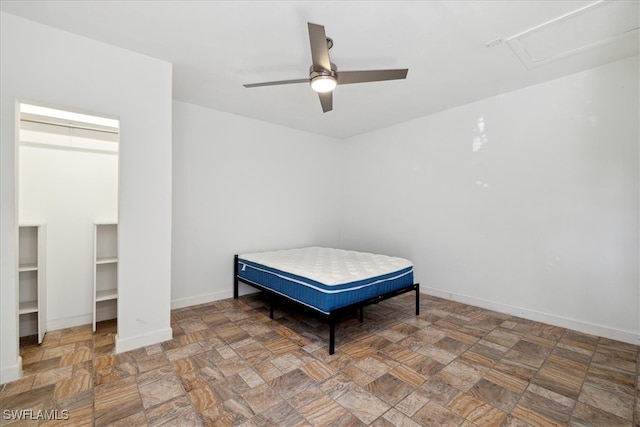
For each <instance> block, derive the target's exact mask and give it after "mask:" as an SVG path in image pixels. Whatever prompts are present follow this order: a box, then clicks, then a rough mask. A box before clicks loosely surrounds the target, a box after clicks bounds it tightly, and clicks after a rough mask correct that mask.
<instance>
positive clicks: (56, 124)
mask: <svg viewBox="0 0 640 427" xmlns="http://www.w3.org/2000/svg"><path fill="white" fill-rule="evenodd" d="M20 121H21V122H29V123H40V124H45V125H52V126H59V127H63V128H71V129H83V130H92V131H96V132H104V133H113V134H116V135H117V134H119V133H120V131H119V130H113V129H106V128H100V127H94V126H91V125H79V124H75V123H66V124H62V123H58V122H55V121H46V120H33V119H20Z"/></svg>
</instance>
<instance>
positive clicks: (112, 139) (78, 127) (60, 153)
mask: <svg viewBox="0 0 640 427" xmlns="http://www.w3.org/2000/svg"><path fill="white" fill-rule="evenodd" d="M119 136H120V135H119V122H118V120H117V119H114V118H111V117H107V116H102V115H95V114H87V113H85V112H75V111H70V110H68V109H61V108H50V107H43V106H41V105H37V104H36V103H21V104H20V134H19V138H18V160H17V169H18V179H17V193H18V221H19V230H18V233H19V239H18V254H19V260H18V264H19V265H18V275H19V279H18V282H19V283H18V299H19V304H20V307H19V313H20V324H19V328H20V330H19V335H20V337H26V336H32V335H37V337H38V342H41V341H42V339H43V336H44V333H45V332H46V330H47V329H49V330H55V329H61V328H67V327H72V326H79V325H85V324H91V323H92V322H93V325H94V331H95V325H96V322H99V321H101V320H107V319H114V318H116V317H117V275H118V274H117V242H118V239H117V221H118V151H119Z"/></svg>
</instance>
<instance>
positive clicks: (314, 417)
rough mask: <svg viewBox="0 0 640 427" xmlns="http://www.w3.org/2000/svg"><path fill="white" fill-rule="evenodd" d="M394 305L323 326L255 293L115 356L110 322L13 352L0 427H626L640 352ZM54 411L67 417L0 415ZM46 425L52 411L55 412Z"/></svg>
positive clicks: (201, 312) (186, 317) (434, 301)
mask: <svg viewBox="0 0 640 427" xmlns="http://www.w3.org/2000/svg"><path fill="white" fill-rule="evenodd" d="M414 301H415V299H414V295H410V294H407V295H402V296H399V297H396V298H393V299H391V300H387V301H385V302H382V303H380V304H378V305H374V306H371V307H367V308H366V309H365V320H364V323H359V322H358V319H357V314H356V313H353V315H351V316H349V315H346V316H345V317H344V318H343V319H342V322H341V323H340V324H339V326H338V328H337V336H336V353H335V354H334V355H332V356H329V354H328V349H327V344H328V339H327V337H328V327H327V325H326V323H325V322H324V321H323V320H322V318H318V317H316V316H315V315H313V314H311V313H308V312H303V311H300V310H299V309H297V308H295V307H288V306H281V307H279V309H278V310H276V316H275V319H274V320H271V319H269V316H268V305H267V301H265V300H264V299H263V298H262V297H261V296H260V295H259V294H254V295H250V296H244V297H241V298H240V299H239V300H232V299H229V300H222V301H216V302H213V303H210V304H206V305H200V306H195V307H189V308H185V309H179V310H174V311H173V312H172V319H171V321H172V327H173V339H172V340H170V341H167V342H164V343H161V344H156V345H152V346H149V347H145V348H141V349H138V350H134V351H130V352H127V353H122V354H114V336H115V333H116V327H117V325H116V323H115V322H103V323H101V324H100V326H99V329H98V332H97V333H95V334H93V333H92V332H91V327H90V326H89V325H88V326H86V327H85V326H83V327H76V328H70V329H65V330H59V331H52V332H49V333H47V335H46V337H45V340H44V343H43V344H41V345H39V346H38V345H34V344H32V343H29V342H24V343H23V347H22V358H23V370H24V376H23V377H22V378H21V379H19V380H17V381H14V382H12V383H8V384H5V385H4V386H2V389H1V391H0V408H1V409H2V414H0V418H1V419H0V424H2V425H14V426H22V425H42V426H48V425H55V424H57V425H74V426H82V425H87V426H89V425H96V426H133V425H135V426H144V425H147V426H159V425H167V426H183V425H184V426H197V425H202V426H205V425H210V426H247V427H249V426H334V425H335V426H363V425H371V426H465V427H471V426H575V427H580V426H639V425H640V406H639V405H638V396H639V394H640V386H639V373H638V363H639V362H638V359H639V356H640V355H639V351H638V346H634V345H629V344H625V343H622V342H617V341H613V340H610V339H605V338H601V337H597V336H591V335H586V334H582V333H578V332H574V331H571V330H567V329H563V328H559V327H554V326H550V325H546V324H542V323H538V322H533V321H528V320H524V319H520V318H516V317H512V316H508V315H504V314H499V313H496V312H492V311H488V310H484V309H479V308H476V307H472V306H469V305H464V304H460V303H456V302H452V301H447V300H442V299H438V298H434V297H427V296H422V298H421V313H422V314H421V315H420V316H415V315H414V314H413V312H414V307H413V304H414ZM7 410H8V411H11V410H31V411H33V413H34V414H37V413H38V412H37V411H52V410H58V411H62V410H66V411H68V412H67V413H68V419H67V420H47V419H40V420H31V419H28V420H25V419H22V420H8V419H5V418H6V417H5V416H4V414H6V412H5V411H7ZM59 414H60V413H59Z"/></svg>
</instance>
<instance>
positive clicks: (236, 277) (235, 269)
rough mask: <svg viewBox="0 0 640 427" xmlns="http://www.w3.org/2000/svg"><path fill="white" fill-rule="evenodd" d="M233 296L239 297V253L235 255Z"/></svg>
mask: <svg viewBox="0 0 640 427" xmlns="http://www.w3.org/2000/svg"><path fill="white" fill-rule="evenodd" d="M233 298H234V299H238V255H234V256H233Z"/></svg>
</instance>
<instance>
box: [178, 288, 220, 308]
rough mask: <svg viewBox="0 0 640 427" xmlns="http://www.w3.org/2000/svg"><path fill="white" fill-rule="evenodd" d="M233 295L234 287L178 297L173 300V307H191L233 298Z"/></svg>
mask: <svg viewBox="0 0 640 427" xmlns="http://www.w3.org/2000/svg"><path fill="white" fill-rule="evenodd" d="M232 296H233V289H229V290H228V291H218V292H211V293H208V294H202V295H197V296H194V297H187V298H178V299H174V300H172V301H171V309H172V310H175V309H176V308H184V307H190V306H192V305H200V304H206V303H209V302H213V301H218V300H221V299H226V298H231V297H232Z"/></svg>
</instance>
